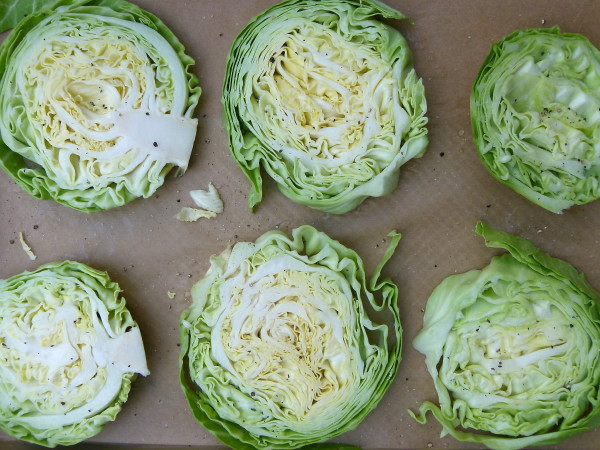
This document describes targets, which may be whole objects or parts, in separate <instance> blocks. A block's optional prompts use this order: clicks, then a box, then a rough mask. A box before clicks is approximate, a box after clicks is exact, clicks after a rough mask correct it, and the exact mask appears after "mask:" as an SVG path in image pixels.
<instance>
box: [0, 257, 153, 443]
mask: <svg viewBox="0 0 600 450" xmlns="http://www.w3.org/2000/svg"><path fill="white" fill-rule="evenodd" d="M120 292H121V290H120V289H119V286H118V285H117V284H116V283H113V282H111V281H110V279H109V278H108V275H107V274H106V273H105V272H100V271H98V270H95V269H92V268H90V267H88V266H86V265H84V264H81V263H78V262H73V261H64V262H55V263H50V264H46V265H43V266H41V267H39V268H38V269H36V270H34V271H33V272H24V273H21V274H19V275H15V276H13V277H11V278H8V279H6V280H0V429H2V430H4V431H5V432H6V433H8V434H10V435H11V436H14V437H16V438H19V439H22V440H25V441H29V442H33V443H36V444H39V445H44V446H47V447H55V446H57V445H72V444H76V443H78V442H80V441H82V440H84V439H87V438H89V437H91V436H94V435H95V434H97V433H99V432H100V431H101V430H102V428H103V426H104V425H105V424H106V423H107V422H109V421H112V420H115V417H116V415H117V413H118V412H119V411H120V410H121V405H122V404H123V403H124V402H125V401H126V400H127V395H128V393H129V389H130V385H131V382H132V380H133V379H134V378H135V377H136V376H137V375H136V374H142V375H148V373H149V372H148V368H147V366H146V357H145V353H144V347H143V344H142V337H141V334H140V330H139V328H138V327H137V325H136V323H135V322H134V321H133V319H132V318H131V314H130V313H129V311H128V310H127V309H126V307H125V300H124V299H123V298H119V293H120Z"/></svg>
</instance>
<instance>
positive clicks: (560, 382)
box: [414, 223, 600, 449]
mask: <svg viewBox="0 0 600 450" xmlns="http://www.w3.org/2000/svg"><path fill="white" fill-rule="evenodd" d="M477 232H478V233H479V234H481V235H482V236H483V238H484V239H485V241H486V245H488V246H489V247H498V248H503V249H506V250H508V252H509V253H506V254H503V255H500V256H496V257H494V258H493V259H492V261H491V263H490V264H489V265H488V266H487V267H485V268H484V269H482V270H472V271H470V272H467V273H464V274H459V275H452V276H450V277H448V278H447V279H445V280H444V281H443V282H442V283H441V284H440V285H439V286H437V287H436V288H435V290H434V291H433V293H432V294H431V297H430V298H429V300H428V301H427V307H426V310H425V316H424V319H423V329H422V330H421V332H420V333H419V334H418V335H417V337H416V338H415V340H414V347H415V348H416V349H417V350H418V351H420V352H421V353H423V354H424V355H425V362H426V364H427V368H428V370H429V373H430V374H431V376H432V377H433V381H434V384H435V388H436V390H437V393H438V398H439V406H438V405H435V404H433V403H431V402H425V403H424V404H423V405H422V406H421V408H420V417H419V418H418V420H419V421H420V422H421V423H425V415H426V413H427V412H429V411H431V412H432V413H433V415H434V417H435V418H436V419H437V420H438V421H439V422H440V423H441V424H442V426H443V434H446V433H449V434H451V435H452V436H454V437H455V438H456V439H458V440H461V441H470V442H480V443H483V444H485V445H487V446H488V447H490V448H496V449H515V448H522V447H526V446H530V445H550V444H555V443H558V442H561V441H563V440H565V439H567V438H569V437H571V436H574V435H576V434H579V433H582V432H584V431H586V430H589V429H591V428H594V427H596V426H598V425H599V424H600V310H599V307H598V302H599V301H600V294H599V293H598V292H597V291H596V290H595V289H593V288H592V287H591V286H590V285H589V283H588V282H587V281H586V280H585V278H584V276H583V275H582V274H581V273H580V272H578V271H577V270H576V269H575V268H574V267H573V266H571V265H569V264H568V263H566V262H564V261H562V260H559V259H555V258H552V257H551V256H549V255H548V254H546V253H545V252H543V251H542V250H540V249H538V248H536V247H535V246H534V245H533V244H532V243H531V242H529V241H527V240H525V239H522V238H520V237H517V236H512V235H510V234H507V233H503V232H500V231H495V230H492V229H491V228H489V227H487V226H486V225H485V224H483V223H479V224H478V225H477Z"/></svg>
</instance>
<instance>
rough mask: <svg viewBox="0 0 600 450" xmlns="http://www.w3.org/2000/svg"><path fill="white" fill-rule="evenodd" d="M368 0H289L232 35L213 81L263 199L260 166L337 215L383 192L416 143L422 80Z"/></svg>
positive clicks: (421, 125) (235, 146) (254, 195)
mask: <svg viewBox="0 0 600 450" xmlns="http://www.w3.org/2000/svg"><path fill="white" fill-rule="evenodd" d="M377 16H382V17H385V18H392V19H403V18H405V16H404V15H402V14H401V13H400V12H398V11H396V10H394V9H392V8H390V7H388V6H386V5H384V4H383V3H380V2H378V1H369V0H346V1H341V0H322V1H315V0H288V1H284V2H283V3H280V4H278V5H275V6H273V7H272V8H270V9H268V10H267V11H265V12H263V13H262V14H260V15H259V16H258V17H256V18H254V19H253V20H252V21H251V22H250V23H249V24H248V25H247V26H246V28H245V29H244V30H243V31H242V32H241V33H240V35H239V36H238V37H237V38H236V40H235V41H234V43H233V47H232V49H231V53H230V55H229V58H228V61H227V68H226V72H225V81H224V85H223V105H224V109H225V122H226V126H227V130H228V134H229V144H230V147H231V151H232V153H233V157H234V158H235V160H236V161H237V162H238V164H239V165H240V167H241V168H242V170H243V171H244V173H245V174H246V176H247V177H248V179H249V180H250V182H251V184H252V188H251V192H250V195H249V206H250V208H251V209H252V208H254V206H255V205H257V204H258V203H259V202H260V201H261V198H262V176H261V167H262V168H263V169H264V171H265V172H266V173H267V174H268V175H269V176H271V177H272V178H273V179H274V180H275V181H276V182H277V184H278V187H279V189H280V190H281V192H283V194H285V195H286V196H287V197H289V198H290V199H292V200H293V201H295V202H297V203H300V204H303V205H307V206H310V207H311V208H315V209H318V210H321V211H326V212H330V213H335V214H341V213H344V212H347V211H350V210H352V209H354V208H355V207H357V206H358V205H359V204H360V203H362V202H363V201H364V200H365V198H367V197H370V196H375V197H377V196H382V195H385V194H388V193H390V192H391V191H392V190H393V189H394V188H395V187H396V185H397V183H398V177H399V170H400V166H402V165H403V164H404V163H406V162H407V161H408V160H410V159H412V158H416V157H419V156H421V155H422V154H423V153H424V151H425V148H426V146H427V130H426V128H425V125H426V123H427V118H426V117H425V116H424V115H425V112H426V110H427V106H426V102H425V96H424V89H423V84H422V82H421V80H420V78H418V77H417V75H416V73H415V71H414V69H413V67H412V62H411V54H410V50H409V48H408V45H407V42H406V41H405V39H404V38H403V37H402V35H401V34H400V33H399V32H398V31H397V30H395V29H394V28H391V27H390V26H388V25H385V24H383V23H381V22H379V21H378V20H376V17H377Z"/></svg>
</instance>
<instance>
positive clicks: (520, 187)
mask: <svg viewBox="0 0 600 450" xmlns="http://www.w3.org/2000/svg"><path fill="white" fill-rule="evenodd" d="M471 123H472V126H473V137H474V139H475V145H476V147H477V151H478V152H479V155H480V157H481V159H482V161H483V163H484V165H485V166H486V168H487V169H488V170H489V172H490V173H491V174H492V175H493V176H494V178H496V179H497V180H498V181H500V182H502V183H504V184H506V185H507V186H509V187H511V188H512V189H514V190H515V191H516V192H518V193H519V194H521V195H523V196H524V197H526V198H527V199H529V200H530V201H532V202H534V203H536V204H538V205H540V206H541V207H543V208H546V209H547V210H549V211H552V212H554V213H560V212H561V211H562V210H564V209H566V208H569V207H571V206H573V205H581V204H584V203H588V202H591V201H592V200H595V199H597V198H598V197H600V185H599V181H600V51H598V49H597V48H596V47H594V46H593V45H592V44H591V43H590V42H589V41H588V40H587V38H585V37H584V36H581V35H579V34H569V33H561V32H560V30H559V29H558V28H557V27H554V28H550V29H531V30H524V31H516V32H515V33H513V34H511V35H510V36H508V37H506V38H504V39H502V40H500V41H499V42H498V43H496V44H495V45H494V46H492V48H491V51H490V53H489V55H488V57H487V59H486V60H485V62H484V63H483V66H482V67H481V70H480V72H479V75H478V76H477V79H476V80H475V84H474V86H473V90H472V93H471Z"/></svg>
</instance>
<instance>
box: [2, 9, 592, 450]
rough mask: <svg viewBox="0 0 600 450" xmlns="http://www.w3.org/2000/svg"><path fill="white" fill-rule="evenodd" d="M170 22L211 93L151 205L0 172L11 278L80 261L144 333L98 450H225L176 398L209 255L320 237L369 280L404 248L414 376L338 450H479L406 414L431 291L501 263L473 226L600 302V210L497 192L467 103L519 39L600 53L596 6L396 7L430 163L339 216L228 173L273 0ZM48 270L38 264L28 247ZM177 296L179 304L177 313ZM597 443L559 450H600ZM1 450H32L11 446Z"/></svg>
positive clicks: (400, 380)
mask: <svg viewBox="0 0 600 450" xmlns="http://www.w3.org/2000/svg"><path fill="white" fill-rule="evenodd" d="M136 3H137V4H139V5H140V6H141V7H143V8H145V9H147V10H149V11H151V12H153V13H154V14H155V15H157V16H158V17H160V18H161V19H162V20H163V21H164V22H165V23H166V24H167V25H168V26H169V27H170V28H171V29H172V30H173V31H174V33H175V34H176V35H177V36H178V37H179V39H180V40H181V41H182V42H183V44H184V45H185V46H186V48H187V52H188V54H190V55H191V56H192V57H193V58H194V59H195V60H196V62H197V65H196V67H195V73H196V74H197V75H198V76H199V78H200V83H201V86H202V89H203V94H202V98H201V100H200V104H199V107H198V109H197V113H196V115H197V117H198V118H199V127H198V134H197V138H196V143H195V146H194V151H193V155H192V160H191V164H190V168H189V170H188V172H187V173H186V174H185V175H184V176H183V177H181V178H178V177H175V176H174V175H172V174H170V175H169V176H168V177H167V179H166V182H165V185H164V186H163V187H162V188H160V189H159V190H158V192H157V193H156V194H155V195H154V196H153V197H152V198H149V199H146V200H136V201H134V202H132V203H130V204H129V205H126V206H124V207H121V208H117V209H114V210H110V211H106V212H99V213H94V214H91V215H87V214H85V213H81V212H77V211H75V210H71V209H70V208H67V207H64V206H61V205H58V204H56V203H53V202H50V201H39V200H36V199H34V198H32V197H30V196H29V195H28V194H27V193H25V192H24V191H23V190H22V189H21V188H20V187H19V186H17V185H16V184H15V183H14V182H13V181H12V180H11V178H10V177H9V176H8V175H7V174H5V173H4V172H0V278H6V277H9V276H11V275H14V274H17V273H20V272H22V271H24V270H30V269H34V268H35V267H37V266H38V265H40V264H43V263H46V262H50V261H56V260H64V259H74V260H77V261H81V262H83V263H86V264H89V265H91V266H93V267H95V268H98V269H102V270H106V271H108V273H109V274H110V276H111V277H112V279H113V280H115V281H118V282H119V283H120V285H121V287H122V288H123V290H124V296H125V297H126V299H127V303H128V307H129V309H130V310H131V312H132V314H133V316H134V318H135V319H136V320H137V322H138V323H139V325H140V328H141V330H142V335H143V338H144V342H145V347H146V352H147V358H148V364H149V368H150V370H151V375H150V376H149V377H147V378H142V377H140V378H138V380H137V381H136V382H135V383H134V384H133V388H132V391H131V394H130V397H129V400H128V402H127V403H126V404H125V405H124V408H123V411H122V412H121V413H120V414H119V415H118V416H117V420H116V421H115V422H113V423H110V424H108V425H107V426H106V428H105V430H104V431H103V432H102V433H101V434H99V435H98V436H96V437H94V438H92V439H91V440H89V441H87V442H86V443H83V444H79V445H78V446H76V448H80V449H85V448H92V449H93V448H96V446H92V447H90V443H96V444H98V443H100V444H108V446H104V445H101V446H99V447H97V448H116V446H117V444H121V445H124V444H134V445H135V446H142V445H150V447H148V448H160V447H162V446H194V447H203V448H204V447H206V448H211V447H215V446H217V447H218V446H219V443H218V442H217V441H216V440H215V439H214V438H213V437H212V436H211V435H210V434H209V433H208V432H206V431H205V430H204V429H203V428H202V427H201V426H200V425H199V424H198V423H197V422H196V421H195V420H194V419H193V417H192V414H191V413H190V411H189V409H188V406H187V404H186V402H185V399H184V397H183V394H182V392H181V389H180V387H179V384H178V364H177V354H178V351H179V347H178V341H179V337H178V319H179V316H180V313H181V312H182V311H183V309H184V308H186V307H187V306H188V305H189V303H190V296H189V290H190V288H191V286H192V284H193V283H194V282H195V281H197V280H198V279H200V278H201V276H202V275H203V274H204V273H205V271H206V270H207V269H208V266H209V263H208V258H209V256H210V255H212V254H215V253H220V252H221V251H222V250H223V249H224V248H225V247H226V246H227V245H229V244H231V243H233V242H235V241H239V240H251V241H252V240H255V239H256V238H257V237H258V236H260V235H261V234H262V233H264V232H266V231H268V230H272V229H276V228H277V229H280V230H283V231H286V232H288V231H290V230H291V229H292V228H294V227H296V226H299V225H302V224H311V225H313V226H315V227H317V228H318V229H320V230H322V231H324V232H326V233H328V234H329V235H330V236H332V237H333V238H336V239H338V240H340V241H341V242H342V243H344V244H345V245H347V246H349V247H351V248H353V249H355V250H356V251H357V252H358V253H359V254H360V255H361V256H362V258H363V260H364V262H365V265H366V267H367V270H368V272H369V273H370V272H372V270H373V269H374V268H375V265H376V264H377V262H378V261H379V259H380V257H381V256H382V254H383V250H384V247H385V245H384V242H383V239H384V238H385V236H386V235H387V233H388V232H389V231H390V230H392V229H397V230H399V231H400V232H401V233H402V235H403V239H402V241H401V243H400V246H399V247H398V250H397V252H396V255H395V256H394V257H393V258H392V259H391V261H390V262H389V264H388V266H387V267H386V268H385V270H384V273H385V274H386V275H388V276H390V277H391V278H392V279H393V280H394V281H395V282H396V283H397V284H398V286H399V288H400V298H399V302H400V310H401V314H402V323H403V327H404V349H403V361H402V363H401V365H400V370H399V373H398V376H397V378H396V380H395V382H394V383H393V384H392V386H391V388H390V389H389V391H388V392H387V394H386V395H385V397H384V398H383V400H382V401H381V403H380V404H379V406H378V407H377V408H376V409H375V410H374V411H373V412H372V413H371V414H370V415H369V416H368V417H367V418H366V420H364V422H363V423H362V424H361V425H360V426H359V427H358V428H357V429H356V430H354V431H351V432H349V433H346V434H344V435H342V436H340V437H338V438H337V439H335V440H334V441H335V442H343V443H348V444H355V445H360V446H362V447H364V448H368V449H376V448H377V449H408V448H479V447H478V446H476V445H473V444H468V443H461V442H458V441H455V440H454V439H453V438H451V437H445V438H443V439H440V437H439V435H440V431H441V427H440V425H439V424H437V422H436V421H435V420H433V419H431V420H430V421H429V423H428V424H427V425H424V426H423V425H419V424H417V423H416V422H414V421H413V420H412V419H411V418H410V417H409V416H408V414H407V409H408V408H411V409H416V408H417V407H418V406H419V405H420V404H421V402H422V401H424V400H433V401H436V400H437V398H436V395H435V391H434V388H433V384H432V382H431V379H430V377H429V375H428V373H427V371H426V369H425V365H424V361H423V357H422V356H421V355H420V354H419V353H418V352H416V351H415V350H414V349H413V348H412V345H411V342H412V339H413V338H414V336H415V335H416V333H417V332H418V331H419V329H420V328H421V325H422V316H423V308H424V307H425V303H426V301H427V298H428V296H429V294H430V293H431V290H432V289H433V288H434V287H435V286H436V285H437V284H438V283H439V282H441V281H442V280H443V279H444V278H445V277H447V276H448V275H450V274H453V273H457V272H463V271H466V270H469V269H473V268H481V267H483V266H485V265H487V263H488V262H489V260H490V258H491V257H492V256H493V255H494V254H496V253H498V252H497V251H495V250H491V249H488V248H486V247H485V246H484V244H483V241H482V239H480V238H479V237H478V236H476V235H475V233H474V226H475V222H476V221H477V220H480V219H481V220H485V221H486V222H487V223H488V224H489V225H491V226H492V227H495V228H498V229H500V230H504V231H508V232H511V233H517V234H520V235H522V236H524V237H526V238H528V239H531V240H532V241H533V242H534V243H535V244H537V245H538V246H540V247H541V248H542V249H544V250H546V251H548V252H550V253H551V254H552V255H554V256H556V257H559V258H563V259H565V260H567V261H569V262H571V263H572V264H574V265H575V266H576V267H578V268H579V269H580V270H582V271H583V272H585V273H586V275H587V277H588V279H589V280H590V281H591V283H592V284H593V285H594V286H595V287H596V288H600V264H599V263H600V255H599V254H598V249H599V244H598V238H599V233H600V231H599V229H600V201H596V202H594V203H591V204H589V205H586V206H580V207H575V208H572V209H571V210H569V211H566V212H565V213H564V214H563V215H555V214H553V213H550V212H548V211H546V210H544V209H542V208H540V207H538V206H535V205H534V204H532V203H530V202H528V201H527V200H525V199H524V198H522V197H521V196H519V195H518V194H516V193H514V192H513V191H512V190H510V189H509V188H507V187H505V186H504V185H502V184H500V183H498V182H497V181H495V180H494V179H493V178H492V177H491V176H490V175H489V174H488V172H487V171H486V169H485V168H484V167H483V165H482V164H481V163H480V161H479V159H478V156H477V154H476V152H475V149H474V145H473V142H472V136H471V131H470V124H469V92H470V88H471V85H472V82H473V80H474V78H475V76H476V74H477V72H478V70H479V67H480V65H481V63H482V62H483V60H484V58H485V57H486V55H487V53H488V50H489V47H490V45H492V44H493V43H494V42H496V41H497V40H499V39H500V38H502V37H504V36H506V35H508V34H509V33H511V32H513V31H515V30H517V29H524V28H533V27H548V26H553V25H559V26H560V27H561V29H562V30H563V31H566V32H577V33H582V34H584V35H586V36H587V37H588V38H589V39H590V40H591V41H592V43H594V44H595V45H596V46H597V47H598V46H600V27H598V17H599V16H600V2H598V1H597V0H587V1H575V0H571V1H565V0H547V1H542V0H530V1H526V2H524V1H517V0H510V1H502V2H499V1H494V0H479V1H468V0H455V1H442V0H436V1H424V0H386V3H388V4H389V5H390V6H393V7H395V8H397V9H399V10H401V11H402V12H403V13H405V14H406V15H407V16H409V17H410V18H411V19H412V21H413V22H412V23H410V22H408V21H402V22H390V23H391V24H392V25H393V26H395V27H397V28H398V29H399V30H400V31H401V32H402V33H403V34H404V36H406V38H407V39H408V41H409V43H410V46H411V48H412V51H413V55H414V62H415V66H416V69H417V71H418V73H419V75H420V76H421V77H422V78H423V80H424V83H425V87H426V95H427V101H428V107H429V113H428V116H429V118H430V122H429V137H430V145H429V148H428V151H427V153H426V154H425V155H424V156H423V157H422V158H421V159H417V160H413V161H411V162H409V163H408V164H406V165H405V166H404V167H403V168H402V175H401V177H400V184H399V187H398V188H397V189H396V190H395V191H394V192H393V193H392V194H390V195H388V196H386V197H383V198H377V199H369V200H367V201H366V202H365V203H363V204H362V205H361V206H360V207H359V208H357V209H356V210H354V211H352V212H350V213H347V214H344V215H341V216H334V215H330V214H325V213H321V212H317V211H313V210H311V209H308V208H306V207H303V206H300V205H297V204H295V203H293V202H291V201H290V200H288V199H287V198H285V197H284V196H283V195H282V194H280V193H279V191H278V190H277V189H276V186H275V185H274V183H273V182H271V181H270V180H268V179H267V180H266V187H265V193H264V201H263V202H262V203H261V204H260V205H259V206H258V208H257V209H256V212H255V213H254V214H252V213H250V212H249V211H248V209H247V206H246V205H247V192H248V189H249V183H248V182H247V181H246V178H245V177H244V175H243V174H242V172H241V170H240V169H239V168H238V167H237V165H236V163H235V162H234V160H233V159H232V157H231V156H230V153H229V149H228V146H227V139H226V136H225V133H224V130H223V124H222V120H221V106H220V91H221V83H222V80H223V73H224V68H225V62H226V59H227V54H228V51H229V48H230V46H231V43H232V41H233V39H234V37H235V36H236V35H237V33H238V32H239V31H240V30H241V29H242V28H243V27H244V25H245V24H246V23H247V22H248V21H249V20H250V19H251V18H252V17H253V16H254V15H256V14H258V13H259V12H261V11H262V10H264V9H265V8H267V7H268V6H270V5H272V4H274V3H275V2H274V1H272V0H247V1H242V0H205V1H190V0H188V1H186V0H171V1H160V0H136ZM209 182H212V183H214V184H215V186H217V187H218V189H219V191H220V193H221V196H222V198H223V200H224V202H225V211H224V213H223V214H221V215H219V216H218V217H217V218H216V219H213V220H201V221H199V222H196V223H181V222H178V221H177V220H175V219H174V218H173V215H174V214H176V213H177V211H179V209H180V208H181V207H182V206H184V205H186V206H192V200H191V199H190V197H189V195H188V191H189V190H191V189H199V188H200V189H206V188H207V185H208V183H209ZM19 232H24V234H25V238H26V240H27V242H28V243H29V244H30V245H31V246H32V248H33V249H34V251H35V253H36V254H37V255H38V259H37V260H36V261H30V260H29V258H28V257H27V255H26V254H25V253H24V252H23V250H22V249H21V246H20V245H19V241H18V233H19ZM167 291H171V292H175V293H176V296H175V298H173V299H170V298H169V297H168V296H167ZM598 438H599V434H598V432H597V431H590V432H587V433H585V434H583V435H581V436H579V437H576V438H573V439H570V440H568V441H566V442H565V443H563V444H561V445H558V446H553V447H552V448H573V449H574V448H578V449H579V448H589V449H591V448H598V443H597V440H598ZM0 448H30V446H29V445H28V444H23V443H19V442H16V441H15V440H13V439H12V438H9V437H8V436H7V435H5V434H2V433H1V432H0Z"/></svg>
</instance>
